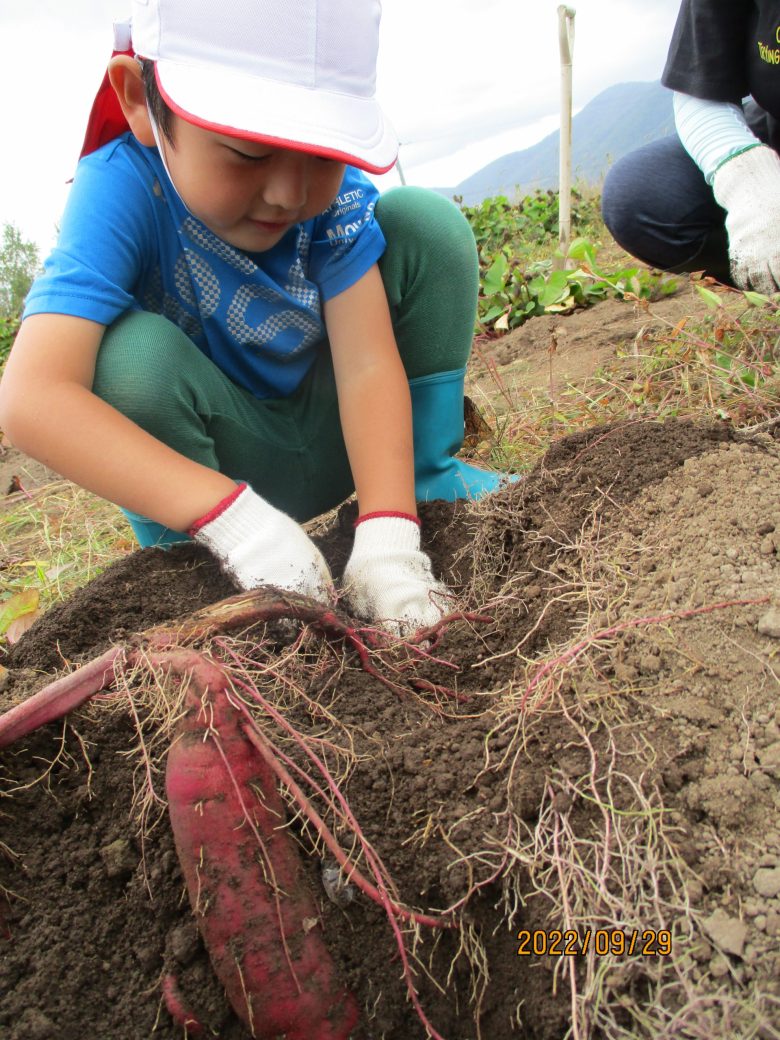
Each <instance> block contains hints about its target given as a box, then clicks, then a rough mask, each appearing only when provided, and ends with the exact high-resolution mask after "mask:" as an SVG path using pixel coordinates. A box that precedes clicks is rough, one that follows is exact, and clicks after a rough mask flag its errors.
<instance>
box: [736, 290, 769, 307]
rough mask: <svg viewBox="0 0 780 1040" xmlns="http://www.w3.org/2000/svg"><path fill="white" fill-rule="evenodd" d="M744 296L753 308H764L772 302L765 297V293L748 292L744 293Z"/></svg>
mask: <svg viewBox="0 0 780 1040" xmlns="http://www.w3.org/2000/svg"><path fill="white" fill-rule="evenodd" d="M742 295H743V296H744V297H745V299H746V300H747V302H748V303H749V304H750V306H751V307H763V306H764V305H765V304H767V303H770V302H771V301H770V299H769V297H768V296H765V295H764V293H760V292H750V291H746V292H743V293H742Z"/></svg>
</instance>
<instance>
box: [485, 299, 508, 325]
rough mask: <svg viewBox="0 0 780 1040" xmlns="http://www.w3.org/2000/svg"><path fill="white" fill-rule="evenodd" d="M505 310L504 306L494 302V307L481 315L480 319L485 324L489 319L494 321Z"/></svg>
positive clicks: (488, 322)
mask: <svg viewBox="0 0 780 1040" xmlns="http://www.w3.org/2000/svg"><path fill="white" fill-rule="evenodd" d="M505 310H506V308H505V307H504V305H503V304H501V303H499V304H496V306H495V307H491V308H490V310H489V311H487V312H486V313H485V314H483V315H482V317H481V318H480V321H481V322H483V324H485V325H489V324H490V323H491V321H495V320H496V318H500V317H501V315H502V314H503V313H504V311H505Z"/></svg>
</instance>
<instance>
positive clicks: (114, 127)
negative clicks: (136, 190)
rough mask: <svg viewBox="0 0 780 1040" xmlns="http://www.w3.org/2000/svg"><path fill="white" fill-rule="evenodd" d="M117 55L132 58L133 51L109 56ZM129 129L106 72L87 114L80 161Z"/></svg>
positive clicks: (116, 52)
mask: <svg viewBox="0 0 780 1040" xmlns="http://www.w3.org/2000/svg"><path fill="white" fill-rule="evenodd" d="M119 54H127V55H129V56H130V57H131V58H132V57H133V51H131V50H130V51H114V52H113V54H112V55H111V57H112V58H116V57H117V55H119ZM129 129H130V127H129V125H128V122H127V120H126V119H125V117H124V113H123V112H122V106H121V105H120V104H119V98H118V97H117V96H116V92H115V91H114V88H113V87H112V86H111V84H110V82H109V79H108V72H106V74H105V75H104V76H103V82H102V83H101V84H100V87H99V89H98V92H97V94H96V95H95V100H94V101H93V102H92V111H91V112H90V113H89V121H88V122H87V130H86V133H85V134H84V144H83V145H82V146H81V154H80V155H79V158H80V159H83V158H84V156H85V155H89V154H90V152H95V151H97V149H98V148H100V147H101V146H102V145H104V144H108V142H109V141H113V140H114V138H116V137H119V135H120V134H124V133H125V132H126V131H128V130H129Z"/></svg>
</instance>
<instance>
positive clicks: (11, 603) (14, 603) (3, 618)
mask: <svg viewBox="0 0 780 1040" xmlns="http://www.w3.org/2000/svg"><path fill="white" fill-rule="evenodd" d="M38 606H39V596H38V590H37V589H25V590H24V592H17V593H16V595H15V596H11V597H10V598H9V599H6V600H3V602H2V603H0V635H2V634H3V633H4V632H7V631H8V629H9V628H10V627H11V625H12V624H13V622H14V621H17V620H18V619H19V618H20V617H23V616H24V615H25V614H34V613H35V612H36V611H37V610H38Z"/></svg>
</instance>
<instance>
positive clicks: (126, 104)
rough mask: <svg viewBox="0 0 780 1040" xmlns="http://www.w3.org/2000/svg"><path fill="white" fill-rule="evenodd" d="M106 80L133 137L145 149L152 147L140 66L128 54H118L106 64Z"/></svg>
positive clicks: (153, 142)
mask: <svg viewBox="0 0 780 1040" xmlns="http://www.w3.org/2000/svg"><path fill="white" fill-rule="evenodd" d="M108 78H109V80H110V82H111V86H112V87H113V88H114V93H115V94H116V96H117V99H118V100H119V104H120V106H121V108H122V112H123V113H124V117H125V119H126V120H127V123H128V126H129V127H130V129H131V130H132V131H133V134H134V136H135V137H136V138H137V139H138V140H139V141H140V143H141V144H143V145H146V147H147V148H151V147H153V146H154V144H155V140H154V133H153V131H152V124H151V121H150V119H149V112H148V111H147V108H146V92H145V90H144V83H143V79H142V78H141V66H140V65H139V64H138V62H137V61H136V60H135V58H131V57H130V55H129V54H119V55H117V57H116V58H112V59H111V61H110V62H109V63H108Z"/></svg>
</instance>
